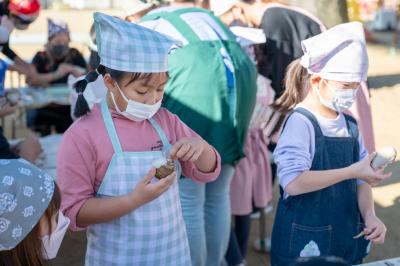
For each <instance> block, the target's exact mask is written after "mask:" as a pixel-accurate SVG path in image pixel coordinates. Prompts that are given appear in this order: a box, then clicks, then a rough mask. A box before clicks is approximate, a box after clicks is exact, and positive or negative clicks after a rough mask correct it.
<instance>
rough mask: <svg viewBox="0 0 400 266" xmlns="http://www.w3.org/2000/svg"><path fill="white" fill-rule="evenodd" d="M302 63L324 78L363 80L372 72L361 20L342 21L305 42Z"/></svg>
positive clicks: (346, 80) (345, 80)
mask: <svg viewBox="0 0 400 266" xmlns="http://www.w3.org/2000/svg"><path fill="white" fill-rule="evenodd" d="M301 45H302V48H303V52H304V55H303V56H302V57H301V61H300V64H301V65H302V66H303V67H305V68H307V70H308V72H309V73H311V74H318V75H319V76H321V77H322V78H324V79H328V80H335V81H343V82H361V81H365V80H366V79H367V75H368V54H367V47H366V43H365V36H364V28H363V25H362V24H361V23H360V22H350V23H344V24H339V25H337V26H335V27H333V28H331V29H329V30H327V31H325V32H323V33H321V34H318V35H316V36H314V37H311V38H309V39H307V40H304V41H302V42H301Z"/></svg>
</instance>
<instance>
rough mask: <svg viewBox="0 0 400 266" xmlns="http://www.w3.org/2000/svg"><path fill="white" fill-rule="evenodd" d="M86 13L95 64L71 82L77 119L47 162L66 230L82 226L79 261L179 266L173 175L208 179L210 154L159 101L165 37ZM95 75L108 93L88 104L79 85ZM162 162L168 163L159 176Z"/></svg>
mask: <svg viewBox="0 0 400 266" xmlns="http://www.w3.org/2000/svg"><path fill="white" fill-rule="evenodd" d="M94 21H95V28H96V41H97V47H98V52H99V56H100V66H99V67H98V68H97V69H96V70H95V71H93V72H90V73H89V74H88V75H87V76H86V77H85V79H83V80H81V81H78V82H77V83H76V84H75V88H76V91H77V93H78V100H77V103H76V108H75V116H76V117H81V118H80V119H78V120H77V121H76V122H75V123H74V124H73V125H72V126H71V127H70V128H69V130H68V131H67V132H66V133H65V134H64V137H63V140H62V143H61V144H60V148H59V154H58V163H57V171H58V179H57V181H58V184H59V186H60V189H61V193H62V196H63V202H62V210H63V211H64V212H65V215H66V216H68V217H69V218H70V219H71V226H70V227H71V229H72V230H87V239H88V244H87V252H86V261H85V264H86V265H96V266H98V265H119V266H120V265H165V266H168V265H170V266H180V265H182V266H188V265H190V264H191V262H190V254H189V246H188V240H187V235H186V229H185V228H186V227H185V224H184V221H183V217H182V211H181V207H180V199H179V191H178V184H177V180H176V176H180V175H181V172H182V173H183V174H184V176H187V177H189V178H192V179H194V180H195V181H197V182H200V183H204V182H209V181H213V180H215V178H217V176H218V175H219V172H220V164H221V162H220V157H219V155H218V153H217V152H216V151H215V149H214V148H213V147H211V146H210V145H209V144H208V143H207V142H205V141H204V140H203V139H201V138H200V137H199V136H198V135H197V134H196V133H195V132H194V131H192V130H191V129H190V128H188V127H187V126H186V125H185V124H184V123H183V122H182V121H181V120H180V119H179V118H178V117H177V116H175V115H173V114H171V113H170V112H169V111H167V110H166V109H164V108H160V106H161V102H162V98H163V95H164V86H165V84H166V83H167V81H168V74H167V70H168V67H167V66H168V62H167V56H168V54H169V53H170V52H171V50H173V49H174V48H176V46H175V43H174V41H173V40H171V39H170V38H168V37H166V36H164V35H161V34H159V33H157V32H155V31H152V30H149V29H146V28H143V27H141V26H138V25H135V24H132V23H129V22H126V21H123V20H120V19H118V18H115V17H111V16H107V15H105V14H102V13H95V14H94ZM99 75H102V76H103V79H104V84H105V86H106V87H107V90H108V92H107V95H106V96H105V98H104V99H103V101H102V102H101V103H100V104H95V105H94V107H93V108H91V110H90V111H89V106H88V104H87V102H86V100H85V98H84V97H83V92H84V90H85V88H86V86H87V84H88V83H89V82H93V81H95V80H96V79H97V78H98V76H99ZM162 165H164V166H162ZM160 166H161V168H160ZM166 166H168V167H166ZM165 167H166V168H169V169H170V170H175V171H174V172H172V171H170V172H167V175H161V176H160V175H159V174H160V172H161V171H160V169H165ZM154 168H157V170H156V169H154ZM155 175H156V176H157V177H158V178H155V177H154V176H155Z"/></svg>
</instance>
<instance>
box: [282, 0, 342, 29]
mask: <svg viewBox="0 0 400 266" xmlns="http://www.w3.org/2000/svg"><path fill="white" fill-rule="evenodd" d="M287 2H288V3H290V4H292V5H294V6H298V7H302V8H304V9H306V10H308V11H309V12H311V13H312V14H314V15H315V16H317V17H318V18H319V19H321V20H322V22H323V23H324V24H325V25H326V26H327V27H328V28H329V27H332V26H334V25H336V24H340V23H344V22H348V21H349V17H348V14H347V2H346V0H288V1H287Z"/></svg>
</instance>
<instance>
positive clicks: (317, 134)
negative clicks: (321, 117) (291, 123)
mask: <svg viewBox="0 0 400 266" xmlns="http://www.w3.org/2000/svg"><path fill="white" fill-rule="evenodd" d="M293 112H294V113H295V112H296V113H300V114H302V115H304V116H305V117H307V118H308V120H310V122H311V124H312V125H313V127H314V131H315V138H319V137H323V136H324V134H323V133H322V130H321V127H320V126H319V123H318V120H317V118H316V117H315V116H314V115H313V114H312V113H311V112H310V111H308V110H307V109H305V108H302V107H299V108H296V109H294V110H293ZM286 121H287V120H286ZM285 124H286V123H285Z"/></svg>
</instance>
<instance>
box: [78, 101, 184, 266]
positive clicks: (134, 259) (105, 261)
mask: <svg viewBox="0 0 400 266" xmlns="http://www.w3.org/2000/svg"><path fill="white" fill-rule="evenodd" d="M101 112H102V116H103V120H104V123H105V125H106V128H107V131H108V135H109V137H110V139H111V142H112V145H113V148H114V152H115V153H114V155H113V157H112V159H111V162H110V165H109V167H108V169H107V172H106V175H105V177H104V180H103V182H102V183H101V185H100V188H99V190H98V191H97V197H115V196H121V195H126V194H128V193H130V192H131V191H132V190H133V189H134V188H135V186H136V185H137V184H138V182H140V181H141V180H142V179H143V177H144V176H145V175H146V174H147V173H148V171H149V170H150V169H151V167H152V162H153V161H154V160H156V159H159V158H160V157H161V156H162V151H149V152H124V151H122V148H121V144H120V142H119V139H118V136H117V132H116V130H115V127H114V123H113V121H112V118H111V114H110V111H109V110H108V107H107V102H106V101H103V102H102V104H101ZM148 121H149V122H150V123H151V124H152V126H153V127H154V129H155V130H156V131H157V133H158V135H159V136H160V139H161V141H162V143H163V149H168V148H170V146H171V145H170V143H169V142H168V139H167V137H166V135H165V133H164V131H163V130H162V129H161V127H160V126H159V125H158V124H157V122H156V121H155V120H154V119H149V120H148ZM132 141H140V140H137V139H135V135H134V133H132ZM176 166H177V168H176V169H177V175H178V176H179V175H180V165H179V163H177V164H176ZM152 182H157V181H156V180H155V178H154V179H153V180H152ZM87 239H88V244H87V252H86V262H85V265H93V266H99V265H107V266H108V265H118V266H121V265H135V266H136V265H137V266H142V265H147V266H157V265H159V266H187V265H190V264H191V262H190V254H189V244H188V240H187V235H186V229H185V224H184V222H183V217H182V211H181V206H180V200H179V191H178V182H177V181H175V182H174V184H173V185H172V186H171V187H170V188H169V189H168V190H167V191H165V192H164V193H163V194H162V195H160V196H159V197H158V198H156V199H154V200H153V201H151V202H148V203H146V204H145V205H143V206H141V207H139V208H137V209H136V210H134V211H133V212H131V213H129V214H127V215H125V216H122V217H120V218H118V219H115V220H113V221H111V222H107V223H101V224H95V225H91V226H89V228H88V231H87Z"/></svg>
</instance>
